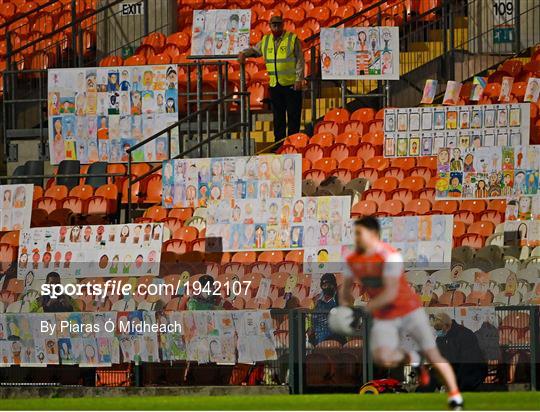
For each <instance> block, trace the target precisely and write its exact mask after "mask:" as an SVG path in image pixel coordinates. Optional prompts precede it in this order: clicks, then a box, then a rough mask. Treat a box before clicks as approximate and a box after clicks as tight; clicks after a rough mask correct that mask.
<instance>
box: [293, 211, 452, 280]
mask: <svg viewBox="0 0 540 412" xmlns="http://www.w3.org/2000/svg"><path fill="white" fill-rule="evenodd" d="M379 223H380V225H381V240H382V241H384V242H386V243H388V244H390V245H391V246H393V247H394V248H395V249H396V250H397V251H398V252H400V253H401V255H402V256H403V261H404V264H405V268H407V269H424V270H428V269H433V270H436V269H449V268H450V259H451V254H452V253H451V252H452V229H453V224H454V223H453V216H452V215H429V216H394V217H381V218H379ZM353 227H354V221H353V220H352V219H349V221H348V222H346V223H344V225H343V240H342V243H341V245H339V246H336V245H332V244H329V245H328V246H318V247H311V248H306V249H305V250H304V272H305V273H325V272H332V273H335V272H343V269H344V267H343V265H345V264H346V263H345V262H346V257H347V255H348V254H350V253H351V252H352V251H353V246H352V245H353V244H354V241H353Z"/></svg>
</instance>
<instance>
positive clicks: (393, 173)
mask: <svg viewBox="0 0 540 412" xmlns="http://www.w3.org/2000/svg"><path fill="white" fill-rule="evenodd" d="M381 173H382V174H383V176H385V177H395V178H396V179H398V180H403V179H405V172H404V171H403V169H400V168H399V167H387V168H386V169H384V170H383V171H382V172H381Z"/></svg>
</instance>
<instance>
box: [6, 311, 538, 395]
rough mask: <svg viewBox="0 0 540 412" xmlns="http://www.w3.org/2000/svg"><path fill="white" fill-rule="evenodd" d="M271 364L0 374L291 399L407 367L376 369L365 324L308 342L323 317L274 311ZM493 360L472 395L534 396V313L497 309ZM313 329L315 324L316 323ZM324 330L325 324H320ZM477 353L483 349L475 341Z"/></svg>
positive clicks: (350, 387)
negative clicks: (515, 392)
mask: <svg viewBox="0 0 540 412" xmlns="http://www.w3.org/2000/svg"><path fill="white" fill-rule="evenodd" d="M271 313H272V319H273V325H274V329H275V335H274V336H275V342H276V350H277V359H276V360H272V361H268V362H260V363H255V364H237V365H216V364H212V363H209V364H197V363H196V362H186V361H174V362H162V363H142V364H140V365H135V364H121V365H114V366H113V367H108V368H97V369H96V368H80V367H77V366H73V365H65V366H62V365H60V366H58V365H55V366H48V367H46V368H28V367H19V366H11V367H9V368H0V385H1V386H6V385H8V386H19V385H26V386H28V385H31V386H50V385H82V386H179V385H185V386H188V385H286V386H288V387H289V389H290V391H291V393H297V394H298V393H310V392H338V391H339V392H344V391H357V390H358V389H359V388H360V387H361V386H362V385H363V384H364V383H366V382H368V381H370V380H372V379H382V378H386V377H389V376H392V377H398V378H399V379H404V380H409V378H408V376H407V371H408V370H407V368H405V369H404V368H399V370H386V369H380V368H377V367H376V366H374V365H373V362H372V359H371V356H370V348H369V339H367V336H368V330H369V327H370V320H369V319H363V320H362V322H361V323H360V326H359V328H358V331H357V334H356V335H355V336H353V337H349V338H347V339H345V338H343V337H339V336H327V337H326V338H325V339H324V340H322V341H320V342H317V341H316V340H314V337H313V336H314V333H313V331H314V328H317V327H320V326H321V325H323V324H324V320H325V316H326V312H320V311H308V310H272V311H271ZM495 313H496V317H497V323H498V328H497V331H498V332H497V333H498V345H496V347H495V348H489V349H490V350H493V349H494V350H495V351H496V352H497V353H498V354H499V355H498V356H497V359H491V360H490V361H489V362H488V374H487V376H486V377H485V380H484V383H483V384H482V385H480V386H479V387H478V390H508V389H511V388H513V387H517V386H519V387H521V388H522V389H523V388H525V389H529V390H537V389H538V388H539V385H538V380H537V376H538V372H539V369H540V363H539V361H538V359H539V357H538V355H539V352H540V349H539V348H540V328H539V323H540V308H539V307H537V306H506V307H497V308H495ZM317 323H319V325H317ZM323 327H324V325H323ZM480 346H481V347H482V349H488V348H484V346H485V344H483V343H482V342H480Z"/></svg>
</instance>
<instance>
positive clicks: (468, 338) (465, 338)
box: [433, 313, 488, 391]
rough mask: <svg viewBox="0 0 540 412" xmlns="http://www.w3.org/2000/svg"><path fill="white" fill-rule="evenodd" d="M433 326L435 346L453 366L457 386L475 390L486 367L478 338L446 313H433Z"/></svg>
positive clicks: (483, 376) (466, 389)
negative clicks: (435, 334) (435, 336)
mask: <svg viewBox="0 0 540 412" xmlns="http://www.w3.org/2000/svg"><path fill="white" fill-rule="evenodd" d="M433 327H434V328H435V331H436V332H437V346H438V347H439V350H440V351H441V354H442V355H443V356H444V357H445V358H446V359H448V361H449V362H450V364H451V365H452V367H453V368H454V371H455V374H456V378H457V381H458V385H459V387H460V388H461V390H463V391H473V390H475V389H476V388H477V387H478V386H479V385H480V384H481V383H482V382H483V381H484V378H485V377H486V375H487V369H488V368H487V363H486V361H485V359H484V355H483V354H482V350H481V349H480V345H479V344H478V338H477V337H476V335H475V334H474V332H473V331H472V330H470V329H468V328H466V327H465V326H463V325H460V324H458V323H457V322H456V321H455V320H453V319H451V318H450V316H448V315H447V314H446V313H438V314H436V315H435V319H434V322H433Z"/></svg>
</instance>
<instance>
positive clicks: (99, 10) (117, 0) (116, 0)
mask: <svg viewBox="0 0 540 412" xmlns="http://www.w3.org/2000/svg"><path fill="white" fill-rule="evenodd" d="M123 1H124V0H113V1H112V2H111V3H108V4H106V5H105V6H103V7H100V8H97V9H95V10H94V11H92V12H90V13H88V14H85V15H84V16H82V17H78V18H75V19H73V20H72V21H71V22H70V23H68V24H65V25H64V26H62V27H59V28H58V29H56V30H53V31H52V32H50V33H47V34H46V35H44V36H40V37H39V38H38V39H36V40H33V41H31V42H29V43H25V44H24V45H22V46H20V47H19V48H17V49H15V50H9V49H10V48H11V44H10V43H8V53H7V55H8V61H9V60H10V59H9V57H11V55H14V54H17V53H20V52H21V51H22V50H25V49H27V48H29V47H32V46H35V45H36V44H38V43H40V42H42V41H43V40H45V39H48V38H51V37H53V36H55V35H56V34H58V33H61V32H63V31H64V30H66V29H67V28H70V27H73V26H74V25H76V24H79V23H81V22H83V21H85V20H87V19H89V18H92V17H94V16H96V15H97V14H99V13H102V12H104V11H105V10H109V9H111V8H112V7H113V6H116V5H117V4H120V3H122V2H123ZM72 35H73V36H74V35H75V33H72ZM8 38H9V32H7V33H6V40H7V39H8Z"/></svg>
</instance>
